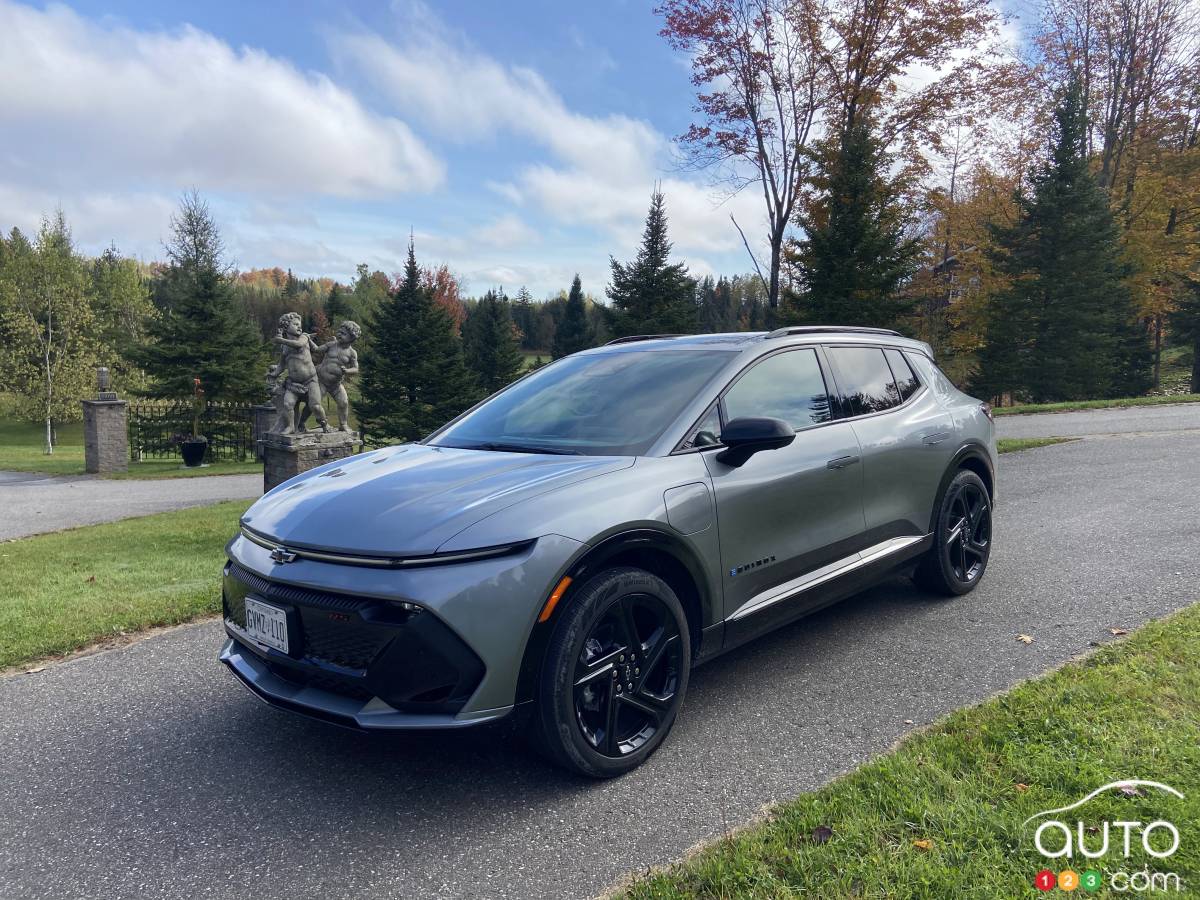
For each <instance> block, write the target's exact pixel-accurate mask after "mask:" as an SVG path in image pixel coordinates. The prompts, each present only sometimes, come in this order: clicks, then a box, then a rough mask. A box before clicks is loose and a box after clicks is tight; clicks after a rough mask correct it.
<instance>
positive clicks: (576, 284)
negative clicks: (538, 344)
mask: <svg viewBox="0 0 1200 900" xmlns="http://www.w3.org/2000/svg"><path fill="white" fill-rule="evenodd" d="M591 346H592V327H591V325H590V324H589V323H588V317H587V305H586V304H585V303H584V301H583V283H582V282H581V281H580V280H579V273H578V272H576V273H575V280H574V281H572V282H571V293H569V294H568V295H567V304H566V306H565V307H564V308H563V316H562V320H561V321H560V322H559V323H558V328H557V329H556V330H555V332H554V358H555V359H561V358H562V357H564V356H570V355H571V354H572V353H578V352H579V351H580V350H586V349H587V348H588V347H591Z"/></svg>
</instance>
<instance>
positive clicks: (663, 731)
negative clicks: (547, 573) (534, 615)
mask: <svg viewBox="0 0 1200 900" xmlns="http://www.w3.org/2000/svg"><path fill="white" fill-rule="evenodd" d="M690 641H691V637H690V634H689V632H688V624H687V617H686V616H685V614H684V612H683V607H682V606H681V604H680V603H679V599H678V598H677V597H676V596H675V593H674V592H673V591H672V590H671V588H670V587H669V586H668V585H667V584H666V582H664V581H663V580H662V579H660V578H658V577H657V576H655V575H652V574H651V573H649V572H646V571H644V570H642V569H635V568H630V567H624V566H622V567H617V568H612V569H608V570H606V571H603V572H600V573H598V574H597V575H595V576H594V577H592V578H591V579H590V580H588V581H587V582H586V583H585V584H584V585H583V586H582V587H581V588H580V590H579V591H578V593H576V594H575V595H574V596H571V597H569V602H568V603H567V604H566V608H565V609H562V610H561V611H560V612H559V614H558V622H557V624H556V626H555V631H554V634H553V636H552V637H551V640H550V647H549V649H548V651H547V657H546V663H545V667H544V670H543V677H542V685H541V690H540V696H539V703H538V711H539V712H538V716H537V719H536V721H537V725H538V730H539V743H540V744H541V746H542V748H543V749H544V750H545V751H546V753H547V755H548V756H549V757H550V758H551V759H552V760H554V761H555V762H557V763H559V764H560V765H563V766H565V767H567V768H570V769H574V770H575V771H577V772H581V773H583V774H586V775H591V776H593V777H597V778H608V777H611V776H614V775H620V774H622V773H623V772H627V771H629V770H630V769H632V768H634V767H636V766H638V765H640V764H641V763H642V762H643V761H644V760H645V759H646V758H647V757H648V756H649V755H650V754H651V753H653V752H654V750H655V749H656V748H657V747H658V746H659V744H661V743H662V741H663V740H664V739H665V738H666V736H667V734H668V732H669V731H670V730H671V726H672V725H673V724H674V722H675V718H676V715H677V714H678V712H679V708H680V706H681V704H682V703H683V698H684V694H685V693H686V691H687V682H688V671H689V668H690V666H691V643H690Z"/></svg>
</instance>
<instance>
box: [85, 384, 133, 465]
mask: <svg viewBox="0 0 1200 900" xmlns="http://www.w3.org/2000/svg"><path fill="white" fill-rule="evenodd" d="M113 397H114V399H112V400H84V401H82V402H83V461H84V470H85V471H87V472H90V473H92V474H97V475H106V474H108V473H109V472H127V471H129V424H128V408H127V404H126V403H125V401H124V400H117V399H115V397H116V395H115V394H114V395H113Z"/></svg>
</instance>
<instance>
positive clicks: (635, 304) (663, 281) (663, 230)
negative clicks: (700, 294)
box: [608, 190, 696, 335]
mask: <svg viewBox="0 0 1200 900" xmlns="http://www.w3.org/2000/svg"><path fill="white" fill-rule="evenodd" d="M670 257H671V242H670V241H669V240H668V239H667V211H666V204H665V201H664V200H663V195H662V192H661V191H658V190H655V192H654V193H653V195H652V196H651V198H650V211H649V213H647V215H646V228H645V230H644V231H643V232H642V245H641V248H640V249H639V250H638V255H637V258H636V259H635V260H634V261H633V262H630V263H626V264H622V263H619V262H617V260H616V259H614V258H612V257H610V258H609V261H610V264H611V265H612V283H611V284H610V285H609V286H608V297H609V299H610V300H612V304H613V308H612V329H613V332H614V333H615V334H617V335H631V334H687V333H690V332H692V331H694V330H695V329H696V302H695V283H694V282H693V281H692V279H691V278H690V277H688V270H687V266H686V265H684V264H683V263H675V264H672V263H671V262H670Z"/></svg>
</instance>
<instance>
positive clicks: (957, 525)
mask: <svg viewBox="0 0 1200 900" xmlns="http://www.w3.org/2000/svg"><path fill="white" fill-rule="evenodd" d="M933 542H934V543H933V546H932V547H931V548H930V549H929V552H928V553H927V554H926V555H925V558H924V559H922V560H921V563H920V564H919V565H918V566H917V570H916V572H915V573H914V575H913V580H914V581H916V583H917V584H918V585H920V586H921V587H923V588H926V589H928V590H931V591H935V592H937V593H939V594H947V595H950V596H954V595H959V594H966V593H969V592H970V591H973V590H975V586H976V585H977V584H979V581H980V579H981V578H983V573H984V571H985V570H986V569H987V564H988V558H989V557H990V556H991V553H992V504H991V501H990V500H989V498H988V492H987V486H986V485H984V483H983V480H982V479H981V478H980V477H979V476H978V475H976V474H975V473H974V472H972V471H970V470H969V469H963V470H961V471H960V472H958V474H956V475H955V476H954V480H953V481H951V482H950V485H949V487H947V488H946V494H945V496H944V497H943V498H942V505H941V508H940V509H939V510H938V516H937V527H936V528H935V529H934V532H933Z"/></svg>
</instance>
